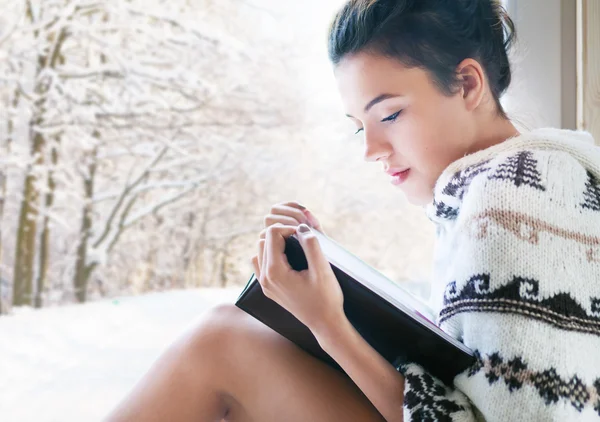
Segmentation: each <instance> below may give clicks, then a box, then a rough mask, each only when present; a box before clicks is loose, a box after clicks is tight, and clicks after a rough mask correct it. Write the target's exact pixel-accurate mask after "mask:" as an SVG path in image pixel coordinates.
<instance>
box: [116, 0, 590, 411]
mask: <svg viewBox="0 0 600 422" xmlns="http://www.w3.org/2000/svg"><path fill="white" fill-rule="evenodd" d="M513 37H514V28H513V24H512V22H511V20H510V19H509V18H508V16H507V15H506V14H505V12H504V10H503V9H502V7H501V6H500V5H499V3H498V2H497V1H493V0H352V1H350V2H348V3H347V4H346V5H345V6H344V7H343V8H342V10H341V11H340V12H339V13H338V15H337V17H336V19H335V21H334V23H333V26H332V28H331V32H330V39H329V51H330V57H331V61H332V62H333V65H334V69H335V75H336V77H337V81H338V85H339V90H340V92H341V95H342V98H343V102H344V104H345V107H346V109H347V114H348V117H349V118H350V119H351V120H352V121H353V122H354V123H355V124H356V126H357V133H360V135H359V136H363V137H364V143H365V158H366V159H367V160H369V161H374V162H379V163H381V165H382V167H383V170H384V171H386V172H387V173H389V174H390V175H391V177H392V183H394V184H395V185H398V187H399V188H400V190H401V191H402V192H403V193H404V194H405V195H407V196H408V198H409V199H410V200H411V201H412V202H414V203H415V204H422V205H425V208H426V212H427V214H428V216H429V217H430V219H431V220H432V221H433V222H434V223H435V224H436V225H437V227H438V231H437V233H438V239H437V241H438V244H437V248H436V260H435V272H434V280H433V284H432V296H431V303H432V304H433V306H435V309H436V310H437V311H438V323H439V324H440V326H441V327H442V328H443V329H444V330H445V331H447V332H448V333H450V334H451V335H452V336H454V337H456V338H457V339H460V340H461V341H463V342H464V343H465V344H466V345H467V346H469V347H470V348H472V349H473V350H475V351H476V355H477V363H476V364H475V365H474V366H473V367H472V368H470V369H469V370H468V371H466V372H465V373H463V374H460V375H458V376H457V377H456V378H455V380H454V383H453V385H442V384H441V383H440V382H439V381H438V380H436V379H435V378H433V377H432V376H431V375H429V374H428V373H427V372H425V371H424V370H423V369H422V368H420V367H419V366H417V365H415V364H412V363H411V362H404V363H402V364H401V365H399V366H398V367H397V368H394V367H393V366H392V365H390V364H389V363H388V362H387V361H386V360H384V359H383V358H382V357H381V356H380V355H378V353H377V352H375V351H374V350H373V349H372V348H371V347H370V346H369V345H368V343H366V342H365V341H364V340H363V339H362V337H361V336H360V335H359V334H358V333H357V332H356V331H355V330H354V329H353V327H352V326H351V325H350V324H349V322H348V320H347V319H346V317H345V315H344V312H343V309H342V302H343V297H342V294H341V292H340V288H339V286H338V284H337V283H336V280H335V278H334V276H333V274H332V272H331V269H330V267H329V265H328V264H327V262H326V261H325V259H324V258H323V255H322V253H321V250H320V249H319V245H318V242H317V241H316V240H315V237H314V236H312V235H311V228H310V227H309V226H312V230H321V228H320V226H319V224H318V221H317V220H316V219H315V218H314V216H313V215H312V214H311V213H310V212H309V211H307V210H306V209H304V208H303V207H302V206H300V205H299V204H297V203H293V202H290V203H284V204H279V205H276V206H274V207H273V209H272V210H271V212H270V214H269V215H268V216H267V217H266V218H265V226H266V229H265V230H264V231H263V232H262V233H261V236H260V240H259V247H258V249H259V252H258V255H257V256H256V257H254V258H253V264H254V267H255V271H256V273H257V274H258V275H259V280H260V282H261V285H262V287H263V289H264V291H265V293H266V294H267V295H268V296H269V297H271V298H272V299H273V300H275V301H276V302H278V303H279V304H281V305H282V306H284V307H285V308H287V309H288V310H289V311H290V312H291V313H293V314H294V315H295V316H296V317H297V318H298V319H300V320H301V321H302V322H304V323H305V324H306V325H307V326H308V327H309V328H310V329H311V330H312V332H313V333H314V334H315V336H316V338H317V339H318V341H319V343H320V344H321V346H322V347H323V348H324V349H325V350H326V351H327V352H328V353H329V354H330V355H331V356H332V357H333V358H334V359H335V360H336V361H337V362H338V363H339V364H340V365H341V366H342V367H343V368H344V370H345V371H346V372H347V374H348V375H349V377H350V378H351V380H352V381H350V380H349V379H348V378H345V377H343V376H342V375H340V374H339V373H337V372H336V371H334V370H332V369H330V368H329V367H327V366H325V365H324V364H322V363H321V362H318V361H317V360H315V359H313V358H312V357H310V356H308V355H307V354H305V353H303V352H302V351H301V350H299V349H298V348H297V347H296V346H295V345H293V344H291V343H290V342H288V341H287V340H285V339H284V338H282V337H280V336H279V335H277V334H276V333H274V332H273V331H270V330H269V329H268V328H266V327H265V326H263V325H262V324H261V323H259V322H257V321H256V320H254V319H253V318H252V317H250V316H248V315H246V314H244V313H243V312H241V311H239V310H238V309H236V308H235V307H234V306H230V305H228V306H220V307H218V308H216V309H213V310H212V311H211V312H209V314H208V315H207V316H206V317H205V318H204V319H203V321H202V322H201V323H200V325H198V326H197V327H195V328H194V329H193V330H190V331H189V332H188V333H187V334H186V335H185V336H184V337H183V338H182V339H181V340H179V341H178V342H177V343H176V344H175V345H173V346H172V347H171V348H170V349H169V350H168V351H167V352H166V353H165V355H164V356H163V357H162V358H161V359H160V360H159V361H158V362H157V363H156V365H155V366H154V367H153V369H152V370H151V371H150V373H149V374H148V375H147V376H146V377H145V378H144V380H143V381H142V382H141V383H140V384H139V386H138V387H137V388H136V390H135V391H134V392H133V393H132V394H131V396H130V397H128V398H127V399H126V400H125V401H124V403H123V404H122V405H121V406H120V407H119V408H118V409H117V410H116V411H115V412H114V413H113V414H112V416H110V417H109V418H108V420H109V421H113V422H116V421H140V422H146V421H174V422H175V421H181V422H183V421H190V422H191V421H207V422H208V421H216V420H219V419H221V418H225V419H226V420H231V421H303V422H304V421H332V420H339V421H381V420H386V421H402V420H405V421H409V420H413V421H473V420H485V421H517V420H519V421H573V420H586V421H587V420H599V419H600V353H598V351H599V350H600V148H597V147H595V146H594V145H593V141H592V140H591V139H590V137H589V135H587V134H585V133H578V132H570V131H561V130H557V129H545V130H536V131H532V132H527V133H519V132H518V131H517V129H516V128H515V127H514V126H513V124H512V123H511V122H510V120H508V118H507V116H506V114H505V112H504V110H503V109H502V105H501V104H500V96H501V95H502V93H503V92H504V91H505V90H506V89H507V87H508V85H509V83H510V80H511V69H510V65H509V61H508V58H507V49H508V47H509V45H510V44H511V41H512V40H513ZM295 232H297V233H298V235H299V237H300V239H301V243H302V245H303V247H304V249H305V251H306V254H307V255H308V261H309V267H310V269H309V270H308V271H305V272H302V273H297V272H294V271H292V270H291V269H290V268H289V266H288V265H287V262H286V261H285V258H284V255H283V245H284V239H285V238H286V237H287V236H290V235H291V234H293V233H295ZM396 335H399V336H401V335H402V333H397V334H396Z"/></svg>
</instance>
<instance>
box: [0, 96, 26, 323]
mask: <svg viewBox="0 0 600 422" xmlns="http://www.w3.org/2000/svg"><path fill="white" fill-rule="evenodd" d="M20 95H21V94H20V91H19V89H15V96H14V97H13V101H12V109H13V111H14V110H16V109H17V107H18V106H19V99H20ZM14 129H15V122H14V120H13V118H12V117H11V118H9V119H8V122H7V125H6V134H7V137H6V145H5V148H6V150H5V151H4V152H5V154H6V156H7V157H9V156H10V149H11V145H12V141H13V135H14V133H13V132H14ZM7 179H8V175H7V174H0V315H2V312H5V310H4V309H3V308H2V305H3V301H2V271H1V270H2V262H3V259H4V244H3V243H2V221H3V220H4V205H5V201H6V181H7Z"/></svg>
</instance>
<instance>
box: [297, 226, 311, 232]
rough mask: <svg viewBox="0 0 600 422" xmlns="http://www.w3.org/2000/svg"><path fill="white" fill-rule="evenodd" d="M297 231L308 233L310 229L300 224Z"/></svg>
mask: <svg viewBox="0 0 600 422" xmlns="http://www.w3.org/2000/svg"><path fill="white" fill-rule="evenodd" d="M298 231H299V232H300V233H309V232H310V227H308V226H307V225H306V224H300V225H299V226H298Z"/></svg>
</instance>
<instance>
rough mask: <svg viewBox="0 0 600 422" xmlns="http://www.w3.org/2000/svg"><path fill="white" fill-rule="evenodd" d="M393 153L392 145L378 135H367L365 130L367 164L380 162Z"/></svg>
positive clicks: (365, 157)
mask: <svg viewBox="0 0 600 422" xmlns="http://www.w3.org/2000/svg"><path fill="white" fill-rule="evenodd" d="M392 153H393V148H392V144H391V143H390V142H389V141H388V140H387V139H385V137H383V136H381V135H379V134H377V133H372V132H371V133H367V131H366V130H365V152H364V159H365V161H367V162H374V161H379V160H381V159H383V158H387V157H389V156H390V155H392Z"/></svg>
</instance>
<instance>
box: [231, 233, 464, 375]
mask: <svg viewBox="0 0 600 422" xmlns="http://www.w3.org/2000/svg"><path fill="white" fill-rule="evenodd" d="M313 233H314V234H315V235H316V237H317V238H318V240H319V244H320V245H321V249H322V250H323V253H324V255H325V257H326V258H327V260H328V261H329V263H330V264H331V267H332V269H333V272H334V274H335V276H336V278H337V280H338V281H339V283H340V286H341V288H342V291H343V293H344V312H345V313H346V316H347V317H348V320H349V321H350V322H351V323H352V325H353V326H354V327H355V328H356V330H357V331H358V332H359V333H360V334H361V336H362V337H363V338H364V339H365V340H366V341H367V342H368V343H369V344H370V345H371V346H372V347H373V348H374V349H375V350H377V351H378V352H379V353H380V354H381V355H382V356H383V357H384V358H385V359H386V360H388V361H389V362H390V363H392V364H393V365H395V366H397V365H399V364H401V363H404V362H414V363H418V364H420V365H421V366H423V367H424V368H425V369H426V370H427V371H429V372H430V373H432V374H433V375H435V376H436V377H438V378H439V379H441V380H442V381H444V382H446V383H449V384H450V383H451V382H452V379H453V378H454V376H456V375H457V374H459V373H460V372H462V371H464V370H465V369H467V368H468V367H469V366H471V365H472V364H473V363H474V362H475V358H474V354H473V352H472V351H471V350H470V349H469V348H468V347H466V346H465V345H464V344H462V343H461V342H460V341H458V340H456V339H454V338H453V337H451V336H449V335H448V334H447V333H445V332H444V331H443V330H442V329H441V328H439V327H438V326H437V325H436V324H435V323H434V322H433V321H435V317H434V315H433V312H432V311H431V310H430V309H429V307H428V306H427V305H426V304H425V303H423V302H422V301H421V300H419V299H418V298H417V297H415V296H413V295H412V294H410V293H409V292H408V291H406V290H405V289H403V288H402V287H401V286H400V285H398V284H396V283H394V282H393V281H391V280H390V279H388V278H387V277H385V276H384V275H383V274H381V273H380V272H378V271H377V270H375V269H374V268H373V267H371V266H369V265H368V264H366V263H365V262H363V261H362V260H361V259H359V258H358V257H356V256H355V255H353V254H351V253H350V252H348V251H347V250H345V249H344V248H342V247H341V246H340V245H338V244H337V243H336V242H334V241H333V240H331V239H330V238H329V237H327V236H325V235H324V234H322V233H319V232H317V231H313ZM285 254H286V256H287V259H288V262H289V263H290V266H291V267H292V268H293V269H294V270H296V271H302V270H304V269H306V268H308V263H307V261H306V257H305V255H304V252H303V251H302V247H301V246H300V242H299V241H298V240H297V239H296V237H295V235H294V236H292V237H290V238H288V239H287V240H286V247H285ZM236 305H237V306H238V307H239V308H240V309H242V310H244V311H245V312H247V313H249V314H250V315H252V316H254V317H255V318H257V319H258V320H260V321H262V322H263V323H264V324H266V325H267V326H269V327H271V328H272V329H273V330H275V331H277V332H278V333H280V334H281V335H283V336H284V337H286V338H288V339H289V340H291V341H292V342H294V343H296V344H297V345H298V346H299V347H301V348H302V349H304V350H305V351H307V352H308V353H310V354H312V355H313V356H315V357H317V358H318V359H321V360H322V361H324V362H325V363H327V364H329V365H331V366H333V367H334V368H337V369H340V370H341V368H340V367H339V365H338V364H337V363H336V362H335V361H334V360H333V359H332V358H331V357H330V356H329V355H327V353H325V351H323V349H321V347H320V346H319V344H318V342H317V340H316V338H315V337H314V336H313V335H312V333H311V332H310V330H309V329H308V327H306V326H305V325H304V324H302V323H301V322H300V321H298V320H297V319H296V318H295V317H294V316H293V315H292V314H290V313H289V312H288V311H286V310H285V309H284V308H282V307H281V306H279V305H278V304H277V303H275V302H274V301H272V300H271V299H269V298H267V297H266V296H265V295H264V294H263V293H262V290H261V287H260V284H259V283H258V280H257V279H256V277H255V276H254V274H253V275H252V277H251V278H250V280H249V281H248V284H247V285H246V287H245V288H244V290H243V291H242V293H241V295H240V296H239V298H238V300H237V302H236Z"/></svg>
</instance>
